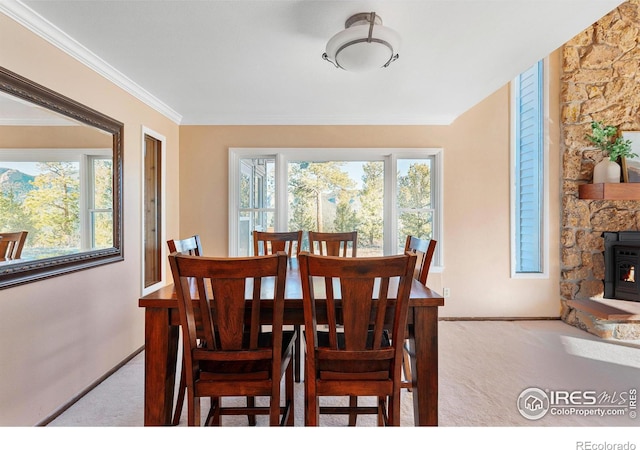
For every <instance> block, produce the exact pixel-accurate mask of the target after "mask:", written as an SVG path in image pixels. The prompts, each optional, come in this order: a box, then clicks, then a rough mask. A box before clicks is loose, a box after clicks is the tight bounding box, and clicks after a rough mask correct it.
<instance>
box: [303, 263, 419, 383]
mask: <svg viewBox="0 0 640 450" xmlns="http://www.w3.org/2000/svg"><path fill="white" fill-rule="evenodd" d="M299 260H300V277H301V281H302V297H303V305H304V316H305V329H306V341H307V355H310V357H311V358H312V359H313V356H314V355H316V358H317V359H318V361H319V360H325V363H320V362H315V363H314V362H313V361H309V363H310V364H311V366H307V367H308V368H309V371H310V373H311V372H313V373H316V372H315V371H316V370H320V371H323V370H324V371H328V372H336V374H335V376H338V377H339V376H340V375H338V374H337V372H343V371H344V372H349V373H351V372H356V373H357V372H376V370H377V369H376V367H378V368H379V367H380V365H379V363H382V361H386V364H387V366H386V367H387V374H386V375H382V374H381V376H383V377H386V378H388V377H389V373H388V370H389V369H393V370H396V369H397V373H396V374H395V375H397V376H398V377H400V375H401V368H400V366H401V362H402V347H403V343H404V337H405V328H406V323H407V311H408V307H409V295H410V292H411V283H412V282H413V270H414V268H415V263H416V256H415V255H411V254H408V253H405V254H403V255H395V256H384V257H366V258H362V257H361V258H344V257H335V256H319V255H312V254H309V253H308V252H301V253H300V256H299ZM314 277H315V278H314ZM318 277H319V278H318ZM318 299H321V301H322V302H323V303H324V302H325V301H326V322H327V325H328V335H329V336H328V344H327V343H324V346H323V345H321V344H322V343H321V342H319V340H318V330H317V328H318V327H317V326H318V323H319V320H321V321H322V322H324V318H319V317H318V316H316V311H317V310H318V306H317V304H316V302H317V300H318ZM389 310H391V311H393V314H394V316H393V327H392V329H391V336H389V337H390V338H391V344H392V346H391V347H382V342H383V335H384V331H385V329H386V327H385V321H386V317H387V313H388V312H389ZM339 328H340V332H339V331H338V329H339ZM339 334H342V336H339ZM342 338H344V339H342ZM326 345H328V346H326ZM339 353H342V356H340V355H339ZM365 361H366V362H365ZM391 362H394V363H395V364H396V365H397V367H396V366H395V365H392V366H388V364H389V363H391ZM317 364H320V366H321V367H318V365H317ZM322 364H326V366H325V367H322ZM380 370H381V371H383V369H380ZM305 376H307V375H306V374H305ZM372 376H377V375H372ZM345 379H348V378H345ZM399 380H400V378H399ZM400 381H401V380H400Z"/></svg>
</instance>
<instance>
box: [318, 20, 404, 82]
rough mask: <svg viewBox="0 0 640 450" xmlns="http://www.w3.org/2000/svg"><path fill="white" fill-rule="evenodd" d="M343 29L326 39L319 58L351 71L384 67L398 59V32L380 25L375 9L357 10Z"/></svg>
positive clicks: (380, 21)
mask: <svg viewBox="0 0 640 450" xmlns="http://www.w3.org/2000/svg"><path fill="white" fill-rule="evenodd" d="M344 28H345V29H344V30H342V31H341V32H339V33H338V34H336V35H335V36H333V37H332V38H331V39H329V42H327V49H326V52H325V53H324V54H323V55H322V58H323V59H325V60H327V61H329V62H330V63H332V64H333V65H334V66H336V67H339V68H341V69H344V70H348V71H352V72H364V71H367V70H372V69H379V68H381V67H387V66H388V65H389V64H391V63H392V62H393V61H395V60H396V59H398V56H399V55H398V49H399V48H400V35H399V34H398V33H397V32H396V31H395V30H392V29H391V28H387V27H384V26H382V19H381V18H380V16H378V15H377V14H376V13H374V12H371V13H358V14H354V15H353V16H351V17H349V18H348V19H347V21H346V22H345V24H344Z"/></svg>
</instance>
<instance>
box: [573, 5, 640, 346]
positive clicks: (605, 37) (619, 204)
mask: <svg viewBox="0 0 640 450" xmlns="http://www.w3.org/2000/svg"><path fill="white" fill-rule="evenodd" d="M639 40H640V0H629V1H628V2H626V3H623V4H622V5H620V6H619V7H618V8H617V9H615V10H613V11H612V12H611V13H610V14H608V15H607V16H605V17H604V18H602V19H601V20H600V21H598V22H597V23H596V24H594V25H593V26H591V27H590V28H588V29H587V30H585V31H584V32H582V33H581V34H579V35H578V36H576V37H575V38H574V39H572V40H571V41H569V42H568V43H567V44H566V45H565V46H564V50H563V67H562V74H561V77H562V78H561V98H560V102H561V107H562V139H563V142H562V145H561V148H562V149H563V162H562V181H563V186H562V208H563V211H562V214H561V217H562V224H561V227H562V230H561V231H562V234H561V252H562V254H561V281H560V296H561V303H562V318H563V320H565V321H566V322H568V323H571V324H573V325H577V326H580V327H582V328H590V327H592V326H593V325H589V324H587V323H586V322H588V321H590V320H592V319H593V318H591V317H589V318H585V317H581V316H580V314H577V312H576V311H575V310H573V308H571V307H569V306H567V301H568V300H583V299H589V298H594V297H595V298H598V297H600V298H601V297H602V295H603V290H604V283H603V280H604V257H603V253H602V252H603V250H604V242H603V238H602V232H603V231H622V230H639V229H640V202H638V201H606V200H580V199H579V198H578V186H579V185H580V184H583V183H590V182H591V181H592V175H593V167H594V165H595V164H596V163H598V162H599V161H600V160H602V158H603V155H602V154H601V152H600V151H599V150H597V149H596V148H594V147H593V146H592V144H591V143H590V142H589V141H588V140H587V139H586V138H585V135H587V134H588V133H590V125H591V122H592V121H594V120H597V121H603V122H604V123H605V124H606V125H613V126H616V127H618V129H619V130H621V131H624V130H634V131H638V130H640V44H639ZM590 331H593V330H590ZM596 334H598V333H596Z"/></svg>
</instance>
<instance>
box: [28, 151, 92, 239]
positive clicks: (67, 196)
mask: <svg viewBox="0 0 640 450" xmlns="http://www.w3.org/2000/svg"><path fill="white" fill-rule="evenodd" d="M38 166H39V169H40V171H41V172H42V174H41V175H38V176H37V177H36V178H35V180H34V181H33V186H34V189H33V190H31V191H30V192H29V194H28V195H27V197H26V199H25V201H24V206H25V208H26V210H27V211H28V214H29V215H30V216H31V217H32V219H33V222H34V225H35V226H36V228H37V229H38V231H39V232H38V236H37V241H36V242H35V244H36V245H42V246H45V247H55V246H60V247H79V246H80V205H79V199H80V192H79V188H80V182H79V177H78V168H77V166H76V165H75V164H74V163H69V162H43V163H38Z"/></svg>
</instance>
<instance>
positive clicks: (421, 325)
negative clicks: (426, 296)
mask: <svg viewBox="0 0 640 450" xmlns="http://www.w3.org/2000/svg"><path fill="white" fill-rule="evenodd" d="M413 313H414V316H413V317H414V322H413V326H410V327H409V348H410V353H411V355H412V358H411V374H412V375H413V415H414V421H415V425H416V426H425V425H428V426H437V425H438V308H437V307H416V308H414V310H413ZM414 355H415V356H414Z"/></svg>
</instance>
